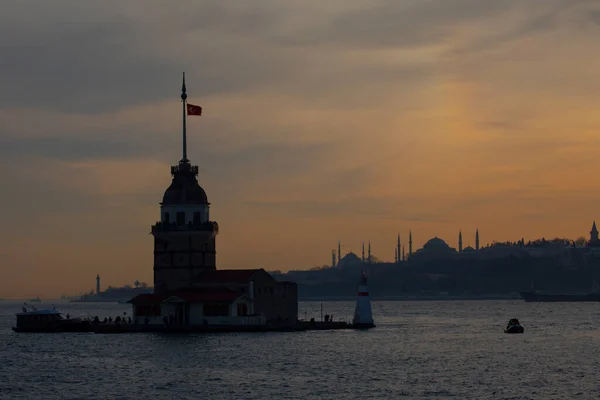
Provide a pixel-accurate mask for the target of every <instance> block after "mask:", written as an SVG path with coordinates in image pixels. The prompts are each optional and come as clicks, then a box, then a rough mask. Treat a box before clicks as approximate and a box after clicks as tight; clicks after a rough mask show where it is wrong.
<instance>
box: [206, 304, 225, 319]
mask: <svg viewBox="0 0 600 400" xmlns="http://www.w3.org/2000/svg"><path fill="white" fill-rule="evenodd" d="M203 312H204V315H205V316H206V317H227V316H229V304H205V305H204V307H203Z"/></svg>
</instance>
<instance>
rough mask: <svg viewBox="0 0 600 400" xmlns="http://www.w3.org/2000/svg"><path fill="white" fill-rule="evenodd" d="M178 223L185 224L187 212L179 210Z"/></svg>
mask: <svg viewBox="0 0 600 400" xmlns="http://www.w3.org/2000/svg"><path fill="white" fill-rule="evenodd" d="M177 225H185V212H183V211H178V212H177Z"/></svg>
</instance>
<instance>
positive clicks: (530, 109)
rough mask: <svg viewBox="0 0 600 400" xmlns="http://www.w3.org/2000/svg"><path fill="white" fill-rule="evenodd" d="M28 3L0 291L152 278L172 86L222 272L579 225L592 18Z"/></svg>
mask: <svg viewBox="0 0 600 400" xmlns="http://www.w3.org/2000/svg"><path fill="white" fill-rule="evenodd" d="M32 4H33V3H30V2H27V1H24V2H9V3H8V4H6V5H4V7H3V12H2V13H1V14H0V51H1V52H2V53H1V55H2V57H0V87H2V96H1V98H0V127H1V128H0V184H1V185H2V187H3V188H6V190H5V194H4V195H3V196H2V198H0V206H1V207H2V208H3V209H4V210H6V211H7V212H6V214H7V216H6V217H5V221H4V224H3V228H0V238H2V241H3V245H4V248H1V249H0V252H2V253H3V254H8V256H7V257H6V259H7V260H10V262H9V264H11V267H10V272H11V274H10V277H9V278H7V279H6V280H5V282H4V283H3V284H2V285H4V286H2V285H0V289H3V288H6V289H7V290H9V289H10V290H11V291H13V292H15V293H16V291H17V290H16V289H14V290H13V288H15V287H19V282H25V281H26V280H27V279H28V275H27V274H25V272H23V273H21V272H20V271H26V270H27V271H29V272H31V269H27V266H28V265H36V274H37V273H41V272H40V271H48V275H51V274H52V273H53V272H56V271H60V274H61V275H63V274H66V273H71V274H72V276H77V277H78V278H76V279H74V280H73V282H68V283H61V282H59V281H58V280H57V281H56V282H54V284H56V285H61V284H63V285H64V286H65V290H67V291H72V292H77V291H80V290H82V289H81V287H82V286H83V287H86V285H87V282H88V281H87V280H85V279H88V278H85V277H86V276H91V277H92V278H93V277H94V276H95V274H96V273H98V272H99V271H100V272H102V273H103V274H105V275H106V279H107V282H111V283H112V284H121V283H124V282H125V281H129V280H131V281H133V280H135V279H143V280H148V281H151V279H152V278H151V275H152V271H151V268H149V267H148V266H149V265H151V263H152V259H151V257H152V256H151V246H152V244H151V238H149V237H148V236H147V235H146V234H147V231H148V227H149V225H150V224H151V223H152V222H153V221H154V220H155V219H156V218H157V216H158V202H159V201H160V198H161V196H162V193H163V191H164V190H165V189H166V187H167V186H168V185H169V183H170V179H171V177H170V175H169V166H170V165H172V164H174V163H176V162H177V160H179V159H180V157H181V139H180V138H181V103H180V100H179V94H180V92H179V90H180V84H181V81H180V80H181V72H182V71H186V74H187V75H186V76H187V77H188V94H189V96H190V97H189V100H190V102H192V103H194V104H201V105H202V106H203V107H204V110H205V112H204V115H203V116H202V117H194V118H191V117H190V118H189V120H188V154H189V156H190V158H191V159H192V162H194V163H195V164H197V165H198V166H199V168H200V175H199V180H200V183H201V185H203V187H204V188H205V189H206V190H207V193H208V196H209V199H210V200H211V202H212V205H211V215H213V216H214V217H215V218H216V219H217V220H218V221H219V223H220V225H221V226H222V234H220V235H219V239H218V240H219V242H218V243H219V265H220V267H221V266H240V267H255V266H264V267H267V268H278V269H283V270H285V269H288V268H298V267H302V266H312V265H315V264H320V263H322V262H324V261H325V262H326V261H328V257H329V254H330V250H331V249H330V246H331V242H332V241H333V242H337V240H338V239H339V240H342V241H343V242H345V243H348V246H351V243H354V245H356V246H358V245H359V244H360V241H362V240H365V239H366V238H367V237H368V238H370V239H371V240H372V242H373V246H374V247H376V248H377V249H381V252H382V253H381V254H385V253H384V249H386V248H389V249H390V251H389V255H390V258H391V257H392V255H393V250H391V249H393V246H394V243H393V241H394V239H395V234H396V233H397V232H398V231H401V232H407V231H408V229H413V232H414V241H415V246H418V245H419V244H420V243H424V242H425V241H426V240H427V239H428V238H429V237H431V236H434V235H437V236H440V237H452V238H455V237H456V231H457V229H458V227H459V226H460V227H462V228H463V229H464V230H465V231H467V230H468V231H469V232H471V231H474V228H475V227H479V228H480V229H481V230H482V231H483V232H485V233H486V234H485V237H488V238H489V237H494V238H495V239H498V240H503V239H506V240H508V239H513V240H514V239H515V237H516V238H519V237H522V236H525V237H526V238H527V237H528V235H530V236H535V235H546V236H550V235H549V234H548V232H553V234H556V235H564V236H569V235H570V236H574V237H575V236H579V235H580V234H581V232H580V231H581V229H584V230H587V229H589V227H588V224H587V219H592V218H598V217H595V216H594V215H595V213H597V200H599V199H600V192H599V191H598V189H597V188H596V186H595V184H594V182H595V181H596V176H595V174H596V164H597V160H596V157H597V154H598V150H600V142H599V141H598V127H599V126H600V117H599V116H597V113H596V111H595V110H596V109H597V108H598V107H599V106H600V104H599V103H600V101H598V100H597V98H596V97H597V96H596V93H597V92H598V90H600V87H597V86H598V84H597V83H596V82H597V79H595V77H596V75H597V70H598V65H600V57H598V56H596V55H595V53H594V52H593V51H592V50H591V49H593V48H595V47H594V46H596V43H597V41H598V36H599V35H600V29H599V28H598V21H597V20H598V16H597V15H598V12H599V11H600V9H599V8H598V6H597V5H596V4H595V2H591V1H587V2H586V1H565V0H549V1H545V2H523V1H518V0H509V1H502V2H492V3H490V2H486V3H483V2H480V1H475V0H430V1H416V0H402V1H391V0H376V1H372V0H350V1H345V2H333V3H327V2H322V1H317V0H309V1H305V2H302V3H301V4H300V3H298V4H295V3H282V2H275V1H274V0H259V1H255V2H253V3H252V4H246V3H244V2H212V1H200V2H198V1H191V0H185V1H179V2H177V3H173V4H169V5H168V6H166V5H165V4H164V2H163V1H158V0H145V1H144V2H142V1H140V0H133V1H129V2H119V1H113V0H109V1H104V2H75V1H68V0H56V1H53V2H52V3H51V4H50V3H47V4H46V3H43V4H42V3H40V4H38V3H36V4H35V6H34V7H33V6H32ZM582 60H585V62H582ZM540 212H543V213H546V215H548V219H547V220H546V221H543V220H536V222H535V224H534V223H532V222H531V220H527V218H536V217H535V216H536V215H538V214H539V213H540ZM579 220H585V223H583V222H581V224H580V223H579V222H574V221H579ZM581 226H583V228H581ZM403 237H404V235H403ZM265 243H268V244H269V245H268V246H267V245H265ZM291 243H293V245H291ZM290 247H293V249H291V250H290ZM31 248H35V249H39V251H38V252H36V253H35V254H33V253H32V254H27V255H23V249H31ZM356 248H358V247H356ZM257 249H261V250H257ZM378 251H379V250H378ZM89 254H95V255H96V254H102V256H98V257H93V259H91V260H90V257H89V256H88V255H89ZM282 260H284V261H282ZM282 264H283V265H282ZM0 268H9V267H0ZM42 275H43V274H42ZM40 276H41V275H40ZM92 281H93V279H92ZM44 283H45V282H44ZM42 286H43V285H41V283H40V287H42ZM11 293H12V292H11ZM32 295H36V293H32Z"/></svg>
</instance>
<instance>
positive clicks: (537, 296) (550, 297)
mask: <svg viewBox="0 0 600 400" xmlns="http://www.w3.org/2000/svg"><path fill="white" fill-rule="evenodd" d="M519 294H520V295H521V297H522V298H523V300H525V301H527V302H539V301H546V302H550V301H551V302H575V301H600V288H599V287H598V284H597V283H596V281H595V280H594V282H593V284H592V291H591V292H589V293H541V292H538V291H537V290H535V288H534V287H533V284H532V285H531V291H530V292H520V293H519Z"/></svg>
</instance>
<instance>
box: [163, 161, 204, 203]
mask: <svg viewBox="0 0 600 400" xmlns="http://www.w3.org/2000/svg"><path fill="white" fill-rule="evenodd" d="M197 168H198V167H188V168H176V167H174V168H173V169H172V173H173V181H172V182H171V186H169V188H168V189H167V190H166V191H165V194H164V196H163V201H162V205H163V206H167V205H180V204H208V197H207V196H206V192H205V191H204V189H202V187H201V186H200V185H199V184H198V180H197V179H196V174H197Z"/></svg>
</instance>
